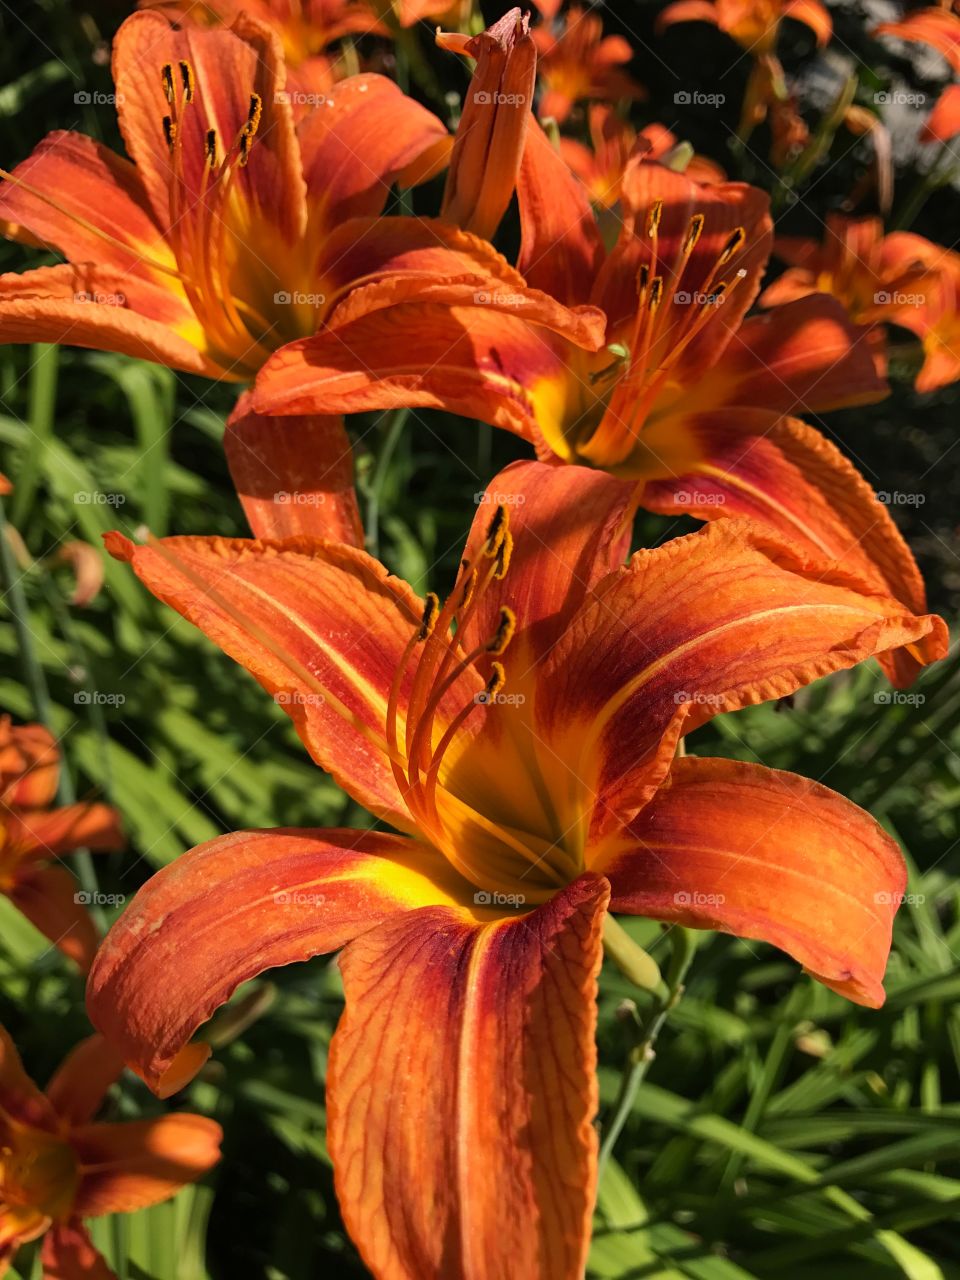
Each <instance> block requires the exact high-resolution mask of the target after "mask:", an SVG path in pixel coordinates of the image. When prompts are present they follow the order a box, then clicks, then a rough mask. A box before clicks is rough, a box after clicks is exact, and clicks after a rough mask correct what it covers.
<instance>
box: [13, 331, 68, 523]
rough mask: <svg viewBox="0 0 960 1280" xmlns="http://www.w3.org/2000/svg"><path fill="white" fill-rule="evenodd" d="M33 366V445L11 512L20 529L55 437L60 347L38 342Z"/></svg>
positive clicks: (33, 349) (20, 474)
mask: <svg viewBox="0 0 960 1280" xmlns="http://www.w3.org/2000/svg"><path fill="white" fill-rule="evenodd" d="M30 355H31V358H32V359H33V364H32V366H31V368H30V391H29V411H28V425H29V427H30V432H31V435H32V440H31V446H30V449H29V451H28V453H27V456H26V458H25V459H24V462H23V465H22V466H21V467H20V469H19V471H18V473H17V487H16V489H15V490H14V495H13V501H12V503H11V504H10V513H11V518H12V520H13V523H14V524H15V525H17V526H18V527H19V526H20V525H21V524H22V523H23V520H24V518H25V517H26V515H27V513H28V512H29V510H30V508H31V506H32V504H33V500H34V497H35V496H36V492H37V486H38V484H39V480H40V471H41V467H42V466H43V459H44V454H45V453H46V448H47V442H48V441H49V439H50V437H51V435H52V434H53V423H54V417H55V414H56V405H57V374H58V371H59V367H60V348H59V347H56V346H51V345H49V344H47V343H37V345H36V346H33V347H31V348H30Z"/></svg>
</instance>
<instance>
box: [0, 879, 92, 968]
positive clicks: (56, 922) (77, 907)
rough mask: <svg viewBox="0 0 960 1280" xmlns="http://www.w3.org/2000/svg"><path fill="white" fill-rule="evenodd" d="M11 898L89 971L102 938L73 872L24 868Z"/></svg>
mask: <svg viewBox="0 0 960 1280" xmlns="http://www.w3.org/2000/svg"><path fill="white" fill-rule="evenodd" d="M7 896H8V897H9V899H10V901H11V902H12V903H13V905H14V906H15V907H16V908H17V910H18V911H21V912H22V913H23V914H24V915H25V916H26V917H27V919H28V920H29V921H30V923H31V924H33V925H36V927H37V928H38V929H39V930H40V932H41V933H42V934H43V935H44V936H45V937H47V938H49V939H50V942H51V943H52V944H53V945H54V946H55V947H56V948H57V949H58V950H59V951H62V952H63V954H64V955H65V956H66V957H67V958H68V959H69V960H72V961H73V962H74V964H76V965H77V966H78V967H79V968H80V970H81V971H82V972H83V973H86V972H87V970H88V969H89V968H90V965H91V964H92V963H93V957H94V956H95V955H96V951H97V944H98V943H99V941H100V938H99V935H98V933H97V930H96V928H95V926H94V923H93V921H92V920H91V919H90V916H89V914H88V913H87V909H86V907H85V906H84V905H83V903H82V901H80V900H79V899H80V898H81V896H82V895H81V893H80V885H79V884H78V882H77V881H76V880H75V879H74V877H73V876H72V875H71V874H70V872H69V871H64V870H63V869H62V868H61V867H45V866H37V865H36V864H33V863H27V864H25V865H21V866H19V867H18V868H17V869H16V872H15V877H14V881H13V885H12V886H11V888H10V889H9V890H7Z"/></svg>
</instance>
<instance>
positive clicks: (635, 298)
mask: <svg viewBox="0 0 960 1280" xmlns="http://www.w3.org/2000/svg"><path fill="white" fill-rule="evenodd" d="M518 192H519V200H520V212H521V222H522V225H523V239H522V246H521V255H520V261H519V268H520V271H521V272H522V273H523V274H522V275H521V277H520V284H518V285H514V286H513V288H512V290H511V289H510V288H509V287H508V286H504V287H503V289H502V291H501V292H492V293H489V294H484V295H482V296H481V297H480V299H479V302H480V304H481V305H476V306H473V307H469V308H464V307H454V308H442V307H432V306H429V305H425V304H424V303H422V302H421V303H418V304H415V305H411V306H397V307H392V308H384V309H380V310H379V311H377V312H376V313H375V314H367V315H359V314H357V315H356V318H354V316H352V315H351V314H350V305H349V303H348V304H347V305H346V306H345V307H344V308H342V309H341V311H340V313H339V315H338V316H337V317H334V319H333V321H332V323H331V325H330V327H329V328H328V329H327V330H325V331H324V333H322V334H319V335H317V337H315V338H313V339H309V340H306V341H304V342H299V343H293V344H290V345H289V346H288V347H286V348H285V349H284V350H283V351H282V352H280V353H279V354H278V355H277V356H275V357H274V358H273V359H272V360H271V361H269V362H268V363H267V365H266V366H265V368H264V370H263V371H262V373H261V375H260V378H259V379H258V382H257V386H256V389H255V393H254V404H255V405H256V407H257V408H258V409H259V410H260V411H261V412H265V413H278V414H283V413H308V412H310V411H311V410H312V409H314V408H315V407H316V406H317V405H318V404H322V405H324V407H325V409H326V411H328V412H345V413H348V412H355V411H359V410H361V409H369V408H374V407H380V408H383V407H386V406H388V405H397V404H410V405H443V406H445V407H446V408H448V409H450V410H452V411H454V412H458V413H462V414H464V415H465V416H469V417H475V418H480V419H482V420H483V421H486V422H490V423H492V424H493V425H495V426H500V427H505V428H507V429H508V430H511V431H514V432H516V433H517V434H519V435H521V436H523V437H524V438H525V439H527V440H529V441H530V442H531V443H532V444H533V445H534V446H535V448H536V449H537V451H538V455H539V456H541V457H554V458H557V459H560V460H562V461H564V462H568V463H579V464H581V465H584V466H590V467H598V468H602V469H604V470H607V471H611V472H613V473H614V474H616V475H618V476H622V477H626V478H630V479H632V480H633V481H634V482H635V483H636V485H637V487H638V492H639V495H640V499H639V500H640V502H641V503H642V505H644V506H645V507H647V508H648V509H650V510H654V511H659V512H663V513H667V514H679V513H685V514H689V515H693V516H695V517H697V518H698V519H705V520H713V519H719V518H723V517H729V516H749V517H750V518H751V519H754V520H757V521H759V522H760V523H762V524H764V525H766V526H768V527H770V528H773V529H775V530H777V531H778V532H779V533H780V534H781V535H783V536H785V537H787V538H790V539H793V540H794V541H796V542H797V543H798V545H799V546H801V547H802V548H803V549H804V551H805V552H807V553H810V554H818V555H821V556H822V555H826V556H827V557H828V558H830V559H835V560H837V561H839V562H841V563H842V564H844V566H845V567H847V568H848V569H849V570H850V571H851V572H854V573H856V574H859V575H861V576H862V577H863V578H864V579H865V580H866V581H868V582H870V583H871V584H873V586H874V587H875V588H876V589H877V590H879V591H882V592H884V593H886V594H891V595H894V596H896V597H897V598H898V599H901V600H903V601H904V603H905V604H907V605H908V606H909V607H910V608H912V609H914V610H915V611H916V612H917V613H923V612H924V611H925V608H926V606H925V597H924V590H923V583H922V580H921V578H920V574H919V571H918V570H917V567H916V565H915V563H914V560H913V557H912V556H911V554H910V552H909V550H908V548H907V546H906V544H905V543H904V541H903V539H902V537H901V535H900V534H899V532H898V531H897V528H896V526H895V524H894V522H893V520H892V519H891V517H890V515H889V512H887V510H886V509H885V508H884V507H883V506H882V505H881V504H880V503H879V502H878V501H877V499H876V498H875V496H874V494H873V492H872V490H871V489H870V487H869V485H867V483H866V482H865V481H864V480H863V478H862V477H861V476H860V475H859V473H858V472H857V471H856V470H855V468H854V467H853V466H852V465H851V463H850V462H849V461H848V460H847V459H846V458H845V457H844V456H843V455H842V454H841V453H840V451H839V450H838V449H836V448H835V447H834V446H833V444H831V443H830V442H829V441H828V440H827V439H826V438H825V437H824V436H823V435H821V433H820V432H819V431H817V430H815V429H814V428H813V427H811V426H808V425H807V424H806V423H804V422H802V421H801V420H800V419H799V418H798V417H797V416H795V415H797V414H800V413H804V412H808V411H813V412H817V411H820V410H825V409H830V408H835V407H838V406H841V405H849V404H857V403H861V404H866V403H871V402H872V401H874V400H877V399H880V398H881V397H882V396H883V395H884V394H885V387H884V385H883V383H882V382H881V380H880V379H879V378H878V376H877V374H876V371H875V369H874V365H873V360H872V357H871V353H870V348H869V345H868V343H867V342H866V341H865V338H866V333H865V331H863V330H857V329H855V328H854V327H853V326H852V325H851V324H850V322H849V321H848V319H847V317H846V315H845V313H844V311H843V309H842V307H841V306H840V304H839V303H838V302H837V301H836V300H835V299H832V298H829V297H826V296H825V295H817V296H813V297H808V298H801V299H798V300H797V301H796V302H792V303H790V304H789V305H786V306H781V307H777V308H775V309H774V310H773V311H771V312H768V313H767V314H766V315H758V316H753V317H751V318H747V312H748V310H749V308H750V305H751V303H752V302H753V301H754V299H755V297H756V295H757V293H758V291H759V288H760V279H761V276H762V274H763V271H764V269H765V266H766V263H767V258H768V256H769V253H770V245H771V239H772V232H771V223H770V217H769V213H768V201H767V197H766V195H765V194H764V193H763V192H761V191H759V190H757V189H755V188H753V187H749V186H746V185H744V184H743V183H721V184H717V185H714V186H698V185H697V184H696V183H695V182H693V181H692V180H691V179H690V178H688V177H687V176H685V175H683V174H679V173H674V172H672V171H670V170H668V169H666V168H663V167H662V166H660V165H658V164H651V163H649V162H644V161H643V160H642V159H638V158H636V157H635V158H634V160H633V161H631V163H630V165H629V166H628V169H627V172H626V174H625V176H624V179H623V183H622V189H621V202H622V205H623V211H624V222H623V228H622V232H621V235H620V239H619V241H618V242H617V244H616V245H615V247H614V248H613V249H612V251H611V252H610V253H609V254H608V253H606V252H605V250H604V246H603V243H602V241H601V237H600V233H599V230H598V228H597V224H596V222H595V220H594V217H593V214H592V212H591V210H590V205H589V200H588V198H587V195H586V192H585V191H584V189H583V187H582V186H581V184H580V183H579V182H578V181H577V180H576V178H575V177H574V176H573V174H572V173H571V172H570V170H569V169H568V168H567V166H566V165H565V164H564V163H563V162H562V160H561V159H560V157H559V156H558V155H557V153H556V151H555V150H554V149H553V148H552V147H551V146H550V144H549V142H548V141H547V139H546V136H545V135H544V133H543V131H542V130H541V129H539V128H538V127H537V126H536V125H535V124H533V125H532V126H531V128H530V129H529V130H528V137H527V148H526V152H525V155H524V161H523V166H522V169H521V174H520V183H519V188H518ZM524 282H525V284H526V285H527V286H530V287H533V288H535V289H543V290H551V291H552V292H553V293H554V295H555V297H556V298H557V299H558V300H559V301H561V302H563V303H564V304H565V305H567V306H569V307H574V306H576V305H577V304H580V305H581V306H592V307H593V308H594V314H595V315H596V316H597V317H598V319H597V320H596V322H595V323H594V324H591V325H589V326H588V325H586V320H587V319H588V316H587V315H585V316H584V320H585V327H584V331H583V333H581V334H580V335H578V337H577V338H576V339H571V337H570V335H569V332H568V333H567V334H566V335H565V336H562V335H561V334H560V333H559V332H558V331H556V329H554V330H552V331H549V332H548V331H547V330H546V329H545V328H544V327H543V326H541V325H540V324H539V323H538V322H537V320H536V317H535V316H534V315H533V314H532V313H531V312H530V310H529V307H528V305H527V304H526V303H525V302H523V305H517V303H518V301H521V302H522V301H523V299H524V297H525V295H524V294H523V293H522V291H521V286H522V285H523V284H524ZM525 309H526V311H527V317H529V318H525V316H524V314H523V313H524V310H525ZM598 329H599V337H598V336H597V330H598ZM413 330H415V331H416V334H417V351H418V362H417V372H416V374H412V373H411V370H410V356H409V333H410V332H411V331H413ZM360 350H362V351H365V352H368V353H369V354H368V356H367V359H366V367H365V368H359V367H358V364H357V361H356V359H355V357H354V355H353V352H355V351H360ZM885 661H886V660H885ZM886 665H887V666H888V667H890V669H891V672H892V674H893V675H894V677H895V678H896V680H897V681H898V682H909V681H910V680H911V679H912V678H913V677H914V676H915V674H916V665H915V662H914V660H913V658H912V657H911V656H910V655H907V654H901V655H899V656H898V657H897V659H896V660H895V661H894V660H890V661H886Z"/></svg>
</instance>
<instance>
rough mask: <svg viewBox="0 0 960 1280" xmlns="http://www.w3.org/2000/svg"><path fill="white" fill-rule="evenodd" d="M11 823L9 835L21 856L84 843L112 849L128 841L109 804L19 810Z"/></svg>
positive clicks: (55, 852) (58, 851)
mask: <svg viewBox="0 0 960 1280" xmlns="http://www.w3.org/2000/svg"><path fill="white" fill-rule="evenodd" d="M7 823H8V827H7V834H8V839H9V840H10V842H11V843H12V844H13V845H15V847H16V849H17V853H18V854H19V856H20V857H21V858H50V857H55V856H56V855H58V854H62V853H72V852H73V850H74V849H82V848H84V847H86V848H88V849H95V850H98V851H103V852H106V853H112V852H115V851H116V850H117V849H122V848H123V847H124V846H125V844H126V840H125V838H124V834H123V828H122V827H121V825H120V817H119V815H118V813H117V811H116V810H115V809H111V808H110V806H109V805H106V804H70V805H64V806H63V807H62V808H59V809H51V810H49V811H47V812H43V813H17V814H13V815H11V816H10V817H9V818H8V819H7Z"/></svg>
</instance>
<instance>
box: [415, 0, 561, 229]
mask: <svg viewBox="0 0 960 1280" xmlns="http://www.w3.org/2000/svg"><path fill="white" fill-rule="evenodd" d="M437 44H438V45H439V46H440V47H441V48H442V49H447V50H449V51H450V52H452V53H460V54H466V55H467V56H468V57H471V58H476V60H477V66H476V70H475V71H474V74H473V77H472V79H471V81H470V87H469V88H468V90H467V93H466V97H465V99H464V104H463V113H462V115H461V116H460V123H459V124H458V126H457V134H456V137H455V138H454V142H453V151H452V153H451V156H450V168H449V171H448V173H447V184H446V188H445V190H444V193H443V205H442V207H441V210H440V216H441V217H442V218H445V219H447V220H448V221H449V222H453V223H455V224H456V225H457V226H460V227H462V228H463V229H464V230H465V231H473V232H475V233H476V234H477V235H479V236H484V237H486V238H487V239H490V238H492V236H493V234H494V232H495V231H496V229H497V227H498V226H499V225H500V219H501V218H502V217H503V215H504V213H505V212H506V209H507V205H508V204H509V203H510V200H511V198H512V197H513V192H514V188H515V187H516V184H517V174H518V172H519V170H520V160H521V157H522V156H523V144H524V139H525V138H526V132H527V121H528V120H529V119H530V107H531V104H532V102H533V91H534V87H535V86H536V82H537V50H536V46H535V45H534V42H533V38H532V37H531V35H530V15H529V14H526V15H524V14H523V13H521V11H520V10H519V9H511V10H510V12H509V13H507V14H505V15H504V16H503V17H502V18H501V19H500V21H499V22H497V23H495V24H494V25H493V26H492V27H489V28H488V29H487V30H486V31H483V32H481V33H480V35H477V36H464V35H456V34H454V33H450V32H440V31H438V32H437ZM491 153H492V154H494V155H496V157H497V162H496V164H491V163H490V155H491Z"/></svg>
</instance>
